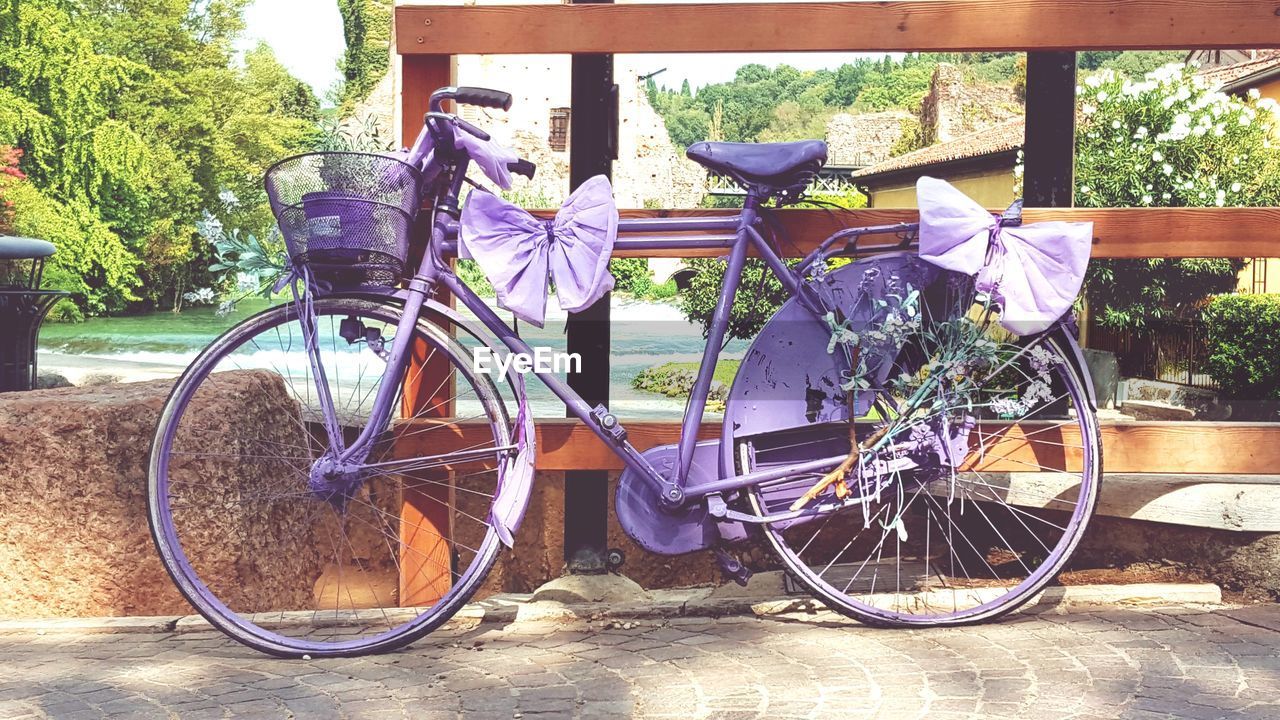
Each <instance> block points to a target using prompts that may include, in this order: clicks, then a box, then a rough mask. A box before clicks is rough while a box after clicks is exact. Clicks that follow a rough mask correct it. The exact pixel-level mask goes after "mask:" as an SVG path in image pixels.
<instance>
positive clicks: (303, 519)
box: [148, 298, 512, 657]
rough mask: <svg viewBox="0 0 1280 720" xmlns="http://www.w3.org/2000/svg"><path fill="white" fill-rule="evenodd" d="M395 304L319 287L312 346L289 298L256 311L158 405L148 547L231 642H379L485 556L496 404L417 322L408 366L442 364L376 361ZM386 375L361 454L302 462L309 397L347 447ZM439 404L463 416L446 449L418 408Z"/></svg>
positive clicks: (290, 648) (435, 609) (467, 592)
mask: <svg viewBox="0 0 1280 720" xmlns="http://www.w3.org/2000/svg"><path fill="white" fill-rule="evenodd" d="M400 314H401V312H400V308H399V307H398V306H396V305H391V304H383V303H376V302H371V301H367V300H360V299H354V298H323V299H317V300H316V301H315V302H314V317H315V320H314V324H313V325H309V326H308V328H314V332H315V341H314V346H313V347H315V348H317V349H318V352H314V353H312V352H309V350H308V344H307V342H306V341H305V340H304V337H305V336H306V332H305V331H306V330H307V329H308V328H304V324H305V323H303V322H301V321H300V318H299V312H298V310H297V309H296V305H295V304H292V303H290V304H287V305H281V306H278V307H275V308H272V309H269V310H267V311H265V312H262V313H260V314H258V315H256V316H254V317H252V318H250V319H248V320H246V321H245V322H243V323H241V324H240V325H237V326H236V327H234V328H232V329H231V330H230V331H228V332H227V333H226V334H225V335H223V336H222V337H220V338H219V339H218V340H216V341H215V342H214V343H213V344H212V345H211V346H210V347H209V348H207V349H206V350H205V351H204V352H202V353H201V354H200V356H199V357H197V358H196V360H195V361H194V362H193V363H192V364H191V366H190V367H189V368H188V369H187V371H186V373H185V374H184V375H183V376H182V377H181V378H180V379H179V380H178V382H177V384H176V385H175V387H174V390H173V392H172V394H171V395H170V397H169V399H168V402H167V403H166V405H165V407H164V409H163V411H162V413H161V417H160V422H159V426H158V427H157V430H156V436H155V441H154V444H153V446H152V453H151V466H150V481H149V489H148V502H149V518H150V522H151V530H152V536H153V538H154V540H155V543H156V547H157V548H158V549H159V552H160V556H161V559H162V560H163V562H164V565H165V567H166V569H167V570H168V572H169V574H170V576H171V577H172V578H173V580H174V582H175V583H176V585H177V587H178V589H179V590H180V591H181V592H182V594H183V595H184V596H185V597H186V599H187V600H188V601H189V602H190V603H191V604H192V605H193V606H194V607H195V608H196V610H198V611H199V612H200V614H201V615H203V616H204V617H205V618H207V619H208V620H209V622H211V623H212V624H213V625H214V626H216V627H218V628H219V629H221V630H222V631H223V632H225V633H227V634H228V635H230V636H231V637H233V638H235V639H236V640H239V641H240V642H242V643H244V644H246V645H249V646H251V647H254V648H256V649H258V650H261V651H263V652H267V653H271V654H274V655H281V656H301V655H311V656H317V657H320V656H342V655H358V654H364V653H373V652H382V651H386V650H391V649H393V648H396V647H399V646H402V645H404V644H407V643H409V642H412V641H413V640H415V639H417V638H419V637H421V636H422V635H424V634H426V633H428V632H430V631H431V630H432V629H434V628H436V627H438V626H439V625H440V624H442V623H443V622H445V620H447V619H448V618H449V617H451V616H452V615H453V614H454V613H455V612H456V611H457V610H458V608H460V607H461V606H462V604H463V603H465V602H466V600H467V599H468V598H469V597H470V596H471V595H472V594H473V593H474V592H475V591H476V589H477V588H478V587H479V586H480V583H481V582H482V581H483V579H484V577H485V575H486V574H487V573H488V571H489V569H490V568H491V567H492V565H493V562H494V560H495V558H496V557H497V554H498V551H499V549H500V542H499V537H498V535H497V533H496V531H495V530H494V528H493V527H491V523H490V521H489V519H488V518H489V506H490V504H491V503H492V500H493V495H494V493H495V489H496V487H497V483H498V473H499V468H500V466H501V465H502V463H503V461H504V458H506V457H507V456H508V454H509V453H510V452H511V450H512V448H511V442H512V441H511V436H512V428H511V424H510V421H509V419H508V414H507V411H506V408H505V406H504V404H503V402H502V398H501V396H500V395H499V393H498V390H497V388H496V387H495V385H494V383H493V381H492V380H491V379H490V378H489V377H488V376H487V375H478V374H476V373H474V372H473V371H472V367H471V362H470V356H469V355H468V353H467V352H466V351H465V350H464V349H463V348H462V346H460V345H459V344H458V343H457V341H456V340H454V339H453V338H452V337H450V336H449V334H448V333H447V332H446V331H445V330H444V329H442V328H441V327H439V326H437V325H434V324H431V323H429V322H426V321H425V320H420V321H419V322H418V323H417V325H416V327H415V329H414V337H413V338H412V343H413V344H412V345H411V348H412V349H413V350H412V352H413V354H414V356H415V358H416V359H417V360H419V361H423V362H422V364H421V365H415V367H416V368H418V372H420V371H421V367H422V366H425V365H426V364H427V363H428V362H430V363H431V364H432V365H433V366H435V367H441V363H447V364H448V366H449V368H450V370H451V371H452V372H451V373H450V374H449V375H448V376H445V377H444V378H435V377H434V376H433V380H432V381H431V382H430V383H426V382H423V381H421V378H417V377H413V374H414V372H415V370H414V369H410V370H408V371H407V372H404V373H400V372H393V371H391V370H389V369H388V364H387V360H386V358H387V355H388V354H389V351H390V349H391V345H392V342H393V340H394V338H395V334H396V331H397V323H398V322H399V319H400ZM317 377H319V378H323V380H322V381H320V382H317ZM384 383H395V384H396V385H397V386H398V390H397V391H396V392H397V395H396V403H397V404H396V405H395V406H394V408H393V411H392V412H391V417H392V419H390V420H389V421H388V422H387V423H386V424H385V426H384V427H382V428H379V430H380V433H379V435H378V436H377V440H376V442H375V443H374V444H373V446H372V448H373V449H372V450H371V451H370V453H369V456H368V458H367V459H365V461H364V462H363V463H361V464H360V465H359V467H357V468H350V469H346V470H344V471H343V472H320V471H318V470H317V467H318V464H317V461H318V460H320V459H322V458H326V457H330V456H331V455H330V453H331V450H332V449H333V444H334V441H335V437H334V436H335V433H331V432H329V431H328V430H327V429H326V427H325V423H324V421H323V414H322V404H321V402H322V401H321V397H322V396H325V395H327V396H328V398H330V399H331V402H332V405H331V407H332V408H333V410H334V414H335V415H336V416H337V419H338V425H339V426H340V430H339V431H338V432H337V433H336V436H337V440H336V441H337V442H340V443H343V444H344V446H345V445H346V444H349V443H351V442H352V441H353V440H354V438H355V437H356V436H357V435H358V434H359V433H360V431H361V429H362V428H364V427H365V425H366V424H367V423H368V421H369V416H370V414H371V408H372V405H373V400H374V398H375V397H376V396H377V395H378V391H379V389H380V388H381V387H382V385H383V384H384ZM428 384H429V385H431V387H426V385H428ZM406 386H408V387H411V388H414V387H416V388H418V390H417V398H418V401H417V402H416V404H417V406H418V415H419V416H418V417H412V418H403V417H400V416H401V414H402V413H401V411H400V409H401V405H400V403H401V399H402V394H403V392H404V387H406ZM322 390H323V391H326V392H322ZM210 408H236V410H235V411H234V412H235V413H236V414H237V416H229V417H227V416H221V417H220V416H217V412H216V411H211V410H210ZM449 408H451V409H452V413H451V414H452V415H453V416H454V419H456V420H458V421H461V422H465V423H467V426H468V431H467V432H468V434H465V435H463V436H462V438H463V444H462V445H459V438H458V436H457V435H456V434H455V433H453V432H451V430H450V426H449V425H446V424H443V423H438V422H431V421H430V420H428V419H427V417H429V416H434V415H439V414H440V411H441V410H445V409H449ZM211 416H213V417H211ZM237 425H238V426H239V427H237ZM229 430H230V431H229ZM486 451H488V452H486ZM454 453H459V454H460V455H456V454H455V455H453V458H452V460H451V459H450V457H449V456H450V455H451V454H454ZM323 469H324V468H323V467H321V470H323Z"/></svg>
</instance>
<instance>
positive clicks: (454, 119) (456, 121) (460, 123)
mask: <svg viewBox="0 0 1280 720" xmlns="http://www.w3.org/2000/svg"><path fill="white" fill-rule="evenodd" d="M433 118H434V119H436V120H441V121H443V122H447V123H453V125H454V126H455V127H458V128H461V129H462V130H465V131H467V132H468V133H470V134H472V135H475V136H476V137H478V138H480V139H481V140H484V141H486V142H488V141H489V140H492V139H493V138H491V137H490V136H489V133H487V132H485V131H483V130H481V129H480V128H478V127H476V126H475V125H472V124H471V123H469V122H467V121H466V120H463V119H462V118H460V117H458V116H457V115H450V114H449V113H442V112H429V113H427V120H431V119H433Z"/></svg>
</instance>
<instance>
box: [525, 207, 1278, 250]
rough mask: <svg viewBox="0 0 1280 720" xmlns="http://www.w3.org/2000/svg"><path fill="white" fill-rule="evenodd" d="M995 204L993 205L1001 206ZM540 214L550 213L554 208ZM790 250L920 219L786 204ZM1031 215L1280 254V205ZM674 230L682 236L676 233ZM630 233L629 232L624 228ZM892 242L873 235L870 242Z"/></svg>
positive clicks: (658, 213)
mask: <svg viewBox="0 0 1280 720" xmlns="http://www.w3.org/2000/svg"><path fill="white" fill-rule="evenodd" d="M1000 210H1003V208H1000V209H999V210H993V212H1000ZM733 212H734V211H732V210H703V209H698V210H623V211H622V216H623V217H630V218H645V217H710V216H716V215H731V214H733ZM535 214H537V215H541V216H545V217H550V216H551V215H552V213H551V212H550V211H537V212H536V213H535ZM775 216H776V217H777V218H778V219H779V221H780V223H781V226H782V229H783V230H784V231H785V235H786V241H787V242H783V243H781V246H782V251H783V253H784V254H785V255H787V256H789V257H798V256H801V255H804V254H805V253H807V252H809V251H810V250H812V249H813V248H814V247H816V246H817V245H818V243H820V242H822V241H823V240H824V239H826V237H827V236H829V235H830V234H832V233H834V232H836V231H838V230H842V229H845V228H850V227H858V226H866V225H888V224H893V223H907V222H916V220H918V219H919V214H918V213H917V212H916V211H915V210H910V209H882V208H875V209H865V210H781V211H778V212H777V213H776V214H775ZM1023 220H1024V221H1025V222H1028V223H1033V222H1043V221H1050V220H1061V221H1068V222H1086V221H1087V222H1092V223H1093V234H1094V240H1093V257H1094V258H1158V257H1165V258H1182V257H1277V256H1280V208H1274V207H1266V208H1081V207H1076V208H1027V209H1026V210H1025V211H1024V212H1023ZM670 236H671V237H679V235H677V234H671V235H670ZM619 237H620V238H623V239H625V238H626V237H627V235H626V234H622V235H620V236H619ZM877 242H886V240H885V239H883V238H882V239H874V238H868V239H867V240H865V241H864V244H873V243H877ZM727 252H728V251H727V250H724V249H710V250H697V251H690V250H646V251H643V252H638V251H635V250H628V249H624V248H620V247H619V248H615V249H614V252H613V254H614V256H615V257H721V256H723V255H725V254H726V253H727Z"/></svg>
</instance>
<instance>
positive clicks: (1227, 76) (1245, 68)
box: [1197, 50, 1280, 87]
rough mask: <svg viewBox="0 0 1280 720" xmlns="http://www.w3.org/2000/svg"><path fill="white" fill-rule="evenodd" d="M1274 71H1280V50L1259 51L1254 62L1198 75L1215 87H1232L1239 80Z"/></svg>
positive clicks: (1227, 66) (1248, 61)
mask: <svg viewBox="0 0 1280 720" xmlns="http://www.w3.org/2000/svg"><path fill="white" fill-rule="evenodd" d="M1272 70H1280V50H1259V51H1258V55H1257V57H1256V58H1254V59H1253V60H1246V61H1244V62H1240V63H1236V64H1234V65H1222V66H1219V67H1211V68H1206V69H1204V70H1202V71H1200V72H1199V73H1197V74H1198V75H1199V76H1200V77H1201V78H1203V79H1204V80H1206V81H1208V82H1209V84H1210V85H1213V86H1215V87H1230V86H1231V85H1233V84H1235V83H1236V82H1237V81H1239V80H1243V79H1245V78H1248V77H1252V76H1254V75H1258V74H1261V73H1265V72H1268V71H1272Z"/></svg>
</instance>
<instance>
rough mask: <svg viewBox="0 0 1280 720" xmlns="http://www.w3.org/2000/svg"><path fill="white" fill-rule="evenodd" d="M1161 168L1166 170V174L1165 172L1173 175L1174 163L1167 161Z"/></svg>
mask: <svg viewBox="0 0 1280 720" xmlns="http://www.w3.org/2000/svg"><path fill="white" fill-rule="evenodd" d="M1160 169H1161V170H1163V171H1164V174H1165V175H1172V174H1173V166H1172V165H1170V164H1169V163H1165V164H1164V166H1163V167H1161V168H1160Z"/></svg>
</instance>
